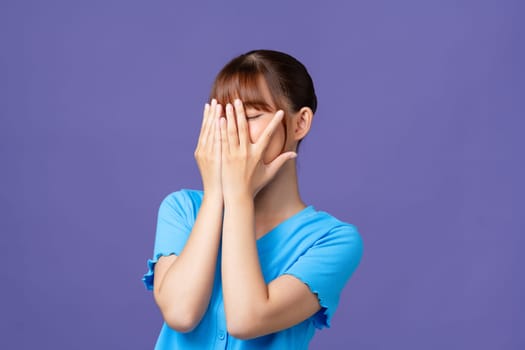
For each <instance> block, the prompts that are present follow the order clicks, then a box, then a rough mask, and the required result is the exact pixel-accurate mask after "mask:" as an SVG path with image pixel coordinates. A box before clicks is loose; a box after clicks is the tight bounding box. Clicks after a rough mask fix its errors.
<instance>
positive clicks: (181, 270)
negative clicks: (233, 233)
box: [155, 193, 223, 330]
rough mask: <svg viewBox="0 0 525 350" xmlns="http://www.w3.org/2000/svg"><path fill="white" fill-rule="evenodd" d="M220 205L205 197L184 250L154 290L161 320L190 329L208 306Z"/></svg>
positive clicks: (215, 199)
mask: <svg viewBox="0 0 525 350" xmlns="http://www.w3.org/2000/svg"><path fill="white" fill-rule="evenodd" d="M222 209H223V202H222V196H221V195H213V194H210V195H207V194H206V193H205V194H204V198H203V201H202V204H201V207H200V209H199V212H198V214H197V218H196V220H195V224H194V226H193V229H192V231H191V233H190V236H189V238H188V240H187V242H186V245H185V246H184V249H183V250H182V252H181V253H180V255H179V256H178V257H177V258H176V259H175V261H174V262H173V263H172V264H171V265H170V267H169V268H168V270H167V271H166V273H165V275H164V276H163V279H162V280H161V281H160V283H159V287H158V289H157V291H156V298H155V299H156V301H157V304H158V306H159V308H160V310H161V312H162V314H163V316H164V319H165V320H167V321H168V320H169V323H173V324H174V325H181V326H180V328H183V329H185V330H190V329H191V328H193V327H194V326H195V325H196V324H197V323H198V322H199V321H200V319H201V318H202V316H203V315H204V312H205V311H206V308H207V307H208V304H209V300H210V295H211V291H212V288H213V279H214V275H215V269H216V263H217V253H218V247H219V242H220V234H221V232H220V230H221V224H222Z"/></svg>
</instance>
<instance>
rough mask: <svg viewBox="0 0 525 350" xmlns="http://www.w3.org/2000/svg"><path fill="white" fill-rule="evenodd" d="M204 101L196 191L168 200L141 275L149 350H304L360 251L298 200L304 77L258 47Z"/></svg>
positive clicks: (306, 120)
mask: <svg viewBox="0 0 525 350" xmlns="http://www.w3.org/2000/svg"><path fill="white" fill-rule="evenodd" d="M210 99H211V101H210V103H206V105H205V107H204V113H203V114H204V117H203V121H202V127H201V132H200V136H199V140H198V144H197V148H196V150H195V158H196V161H197V163H198V166H199V170H200V173H201V176H202V182H203V191H197V190H188V189H183V190H180V191H177V192H173V193H171V194H169V195H168V196H167V197H166V198H164V200H163V201H162V203H161V205H160V208H159V213H158V222H157V232H156V239H155V248H154V254H153V259H152V260H148V266H149V271H148V272H147V273H146V274H145V275H144V278H143V281H144V283H145V285H146V287H147V288H148V289H149V290H152V289H153V295H154V298H155V302H156V303H157V305H158V307H159V309H160V311H161V313H162V316H163V318H164V324H163V326H162V329H161V332H160V335H159V337H158V340H157V343H156V347H155V349H163V350H164V349H184V350H187V349H199V350H200V349H307V347H308V343H309V342H310V340H311V339H312V337H313V335H314V331H315V328H319V329H320V328H322V327H329V326H330V319H331V317H332V315H333V313H334V311H335V309H336V307H337V304H338V301H339V295H340V293H341V290H342V288H343V287H344V285H345V284H346V282H347V281H348V279H349V278H350V276H351V275H352V273H353V272H354V271H355V269H356V268H357V266H358V265H359V262H360V260H361V256H362V252H363V243H362V239H361V237H360V235H359V233H358V231H357V228H356V227H355V226H354V225H352V224H349V223H345V222H342V221H340V220H338V219H336V218H335V217H333V216H331V215H330V214H328V213H326V212H323V211H318V210H316V209H315V208H314V207H313V206H312V205H306V204H305V203H304V202H303V201H302V199H301V196H300V194H299V189H298V181H297V171H296V164H295V160H294V158H295V157H296V156H297V153H296V152H297V149H298V146H299V143H300V141H301V140H302V139H303V138H304V137H305V136H306V135H307V134H308V132H309V130H310V125H311V123H312V118H313V116H314V113H315V110H316V106H317V98H316V95H315V92H314V87H313V82H312V79H311V77H310V75H309V74H308V72H307V70H306V68H305V67H304V66H303V65H302V64H301V63H300V62H299V61H297V60H296V59H295V58H293V57H292V56H290V55H287V54H285V53H282V52H277V51H271V50H255V51H251V52H248V53H246V54H243V55H240V56H238V57H236V58H234V59H233V60H231V61H230V62H229V63H228V64H227V65H226V66H225V67H224V68H223V69H222V70H221V71H220V72H219V74H218V76H217V78H216V79H215V82H214V84H213V87H212V91H211V95H210Z"/></svg>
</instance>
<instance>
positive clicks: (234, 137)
mask: <svg viewBox="0 0 525 350" xmlns="http://www.w3.org/2000/svg"><path fill="white" fill-rule="evenodd" d="M226 119H227V122H228V123H227V125H228V143H229V144H230V147H232V146H233V147H237V146H238V145H239V135H238V134H237V122H236V121H235V115H234V114H233V106H232V105H231V104H230V103H228V104H227V105H226Z"/></svg>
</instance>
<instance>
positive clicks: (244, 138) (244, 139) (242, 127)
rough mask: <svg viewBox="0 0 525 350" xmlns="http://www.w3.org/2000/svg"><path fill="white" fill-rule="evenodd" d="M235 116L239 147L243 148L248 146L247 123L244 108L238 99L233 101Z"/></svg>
mask: <svg viewBox="0 0 525 350" xmlns="http://www.w3.org/2000/svg"><path fill="white" fill-rule="evenodd" d="M234 103H235V114H236V115H237V128H238V129H239V142H240V145H241V147H243V148H245V147H246V146H247V145H248V140H249V139H248V122H247V121H246V113H244V106H243V104H242V101H241V100H239V99H236V100H235V102H234Z"/></svg>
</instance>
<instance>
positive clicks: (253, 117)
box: [246, 114, 262, 120]
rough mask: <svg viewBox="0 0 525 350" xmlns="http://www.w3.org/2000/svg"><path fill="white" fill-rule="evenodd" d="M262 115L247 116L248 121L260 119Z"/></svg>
mask: <svg viewBox="0 0 525 350" xmlns="http://www.w3.org/2000/svg"><path fill="white" fill-rule="evenodd" d="M261 115H262V114H257V115H252V116H246V119H248V120H250V119H256V118H259V117H260V116H261Z"/></svg>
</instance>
